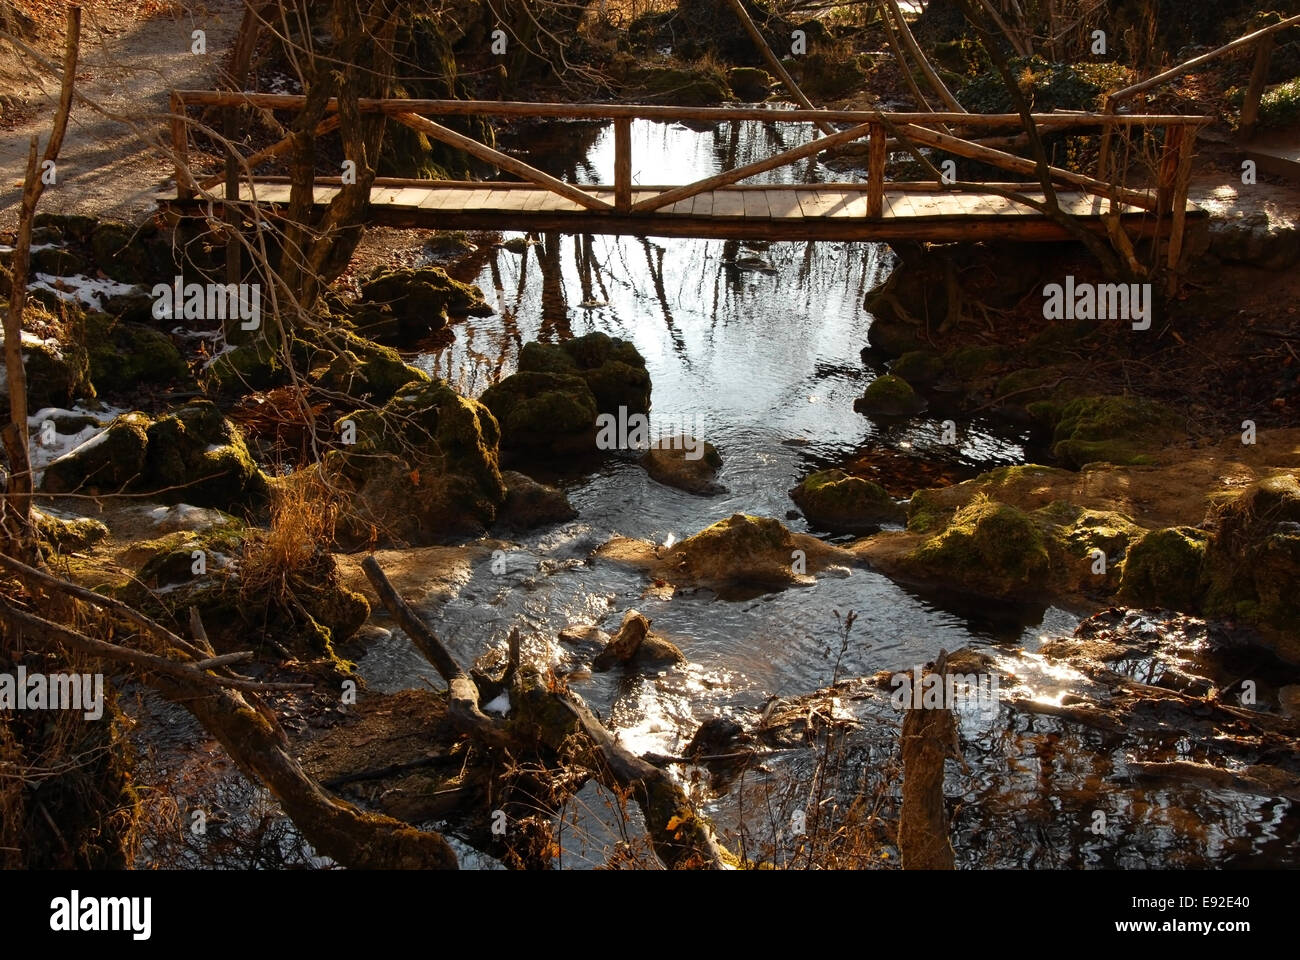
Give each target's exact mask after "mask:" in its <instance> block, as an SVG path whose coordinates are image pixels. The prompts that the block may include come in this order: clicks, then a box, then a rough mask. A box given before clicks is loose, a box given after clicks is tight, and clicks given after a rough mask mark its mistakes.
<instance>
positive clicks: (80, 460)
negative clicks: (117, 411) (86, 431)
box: [41, 412, 151, 493]
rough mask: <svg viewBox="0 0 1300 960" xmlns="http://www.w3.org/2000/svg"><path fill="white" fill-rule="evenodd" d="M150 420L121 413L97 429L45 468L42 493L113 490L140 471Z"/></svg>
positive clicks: (132, 414)
mask: <svg viewBox="0 0 1300 960" xmlns="http://www.w3.org/2000/svg"><path fill="white" fill-rule="evenodd" d="M150 424H151V421H150V420H149V418H148V417H147V416H146V415H145V414H143V413H139V412H135V413H124V414H122V415H121V416H120V417H118V418H117V419H115V420H114V421H113V422H112V423H110V424H109V425H108V427H107V428H106V429H105V430H103V431H102V432H101V433H98V434H96V435H95V436H93V437H91V438H90V439H89V440H87V441H85V442H84V443H82V444H81V445H80V446H77V447H75V448H74V449H72V450H69V451H68V452H67V453H65V454H64V455H63V456H61V457H59V458H58V459H57V460H54V461H52V462H51V463H50V464H49V465H48V466H47V467H46V468H45V475H44V477H43V478H42V480H41V490H42V491H44V492H45V493H72V492H74V491H76V492H81V493H94V492H106V493H107V492H116V491H118V490H121V489H122V488H123V487H125V486H126V485H127V484H129V483H132V482H133V481H136V480H138V479H139V478H140V477H141V475H142V474H143V473H144V469H145V456H146V451H147V449H148V446H149V434H148V430H149V427H150Z"/></svg>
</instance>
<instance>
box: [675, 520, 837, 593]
mask: <svg viewBox="0 0 1300 960" xmlns="http://www.w3.org/2000/svg"><path fill="white" fill-rule="evenodd" d="M796 551H802V553H803V560H802V563H803V564H804V568H803V569H800V570H796V568H795V562H796V556H797V554H796ZM832 553H833V548H831V547H829V546H827V545H824V544H822V543H821V542H820V541H818V540H817V539H816V538H814V537H809V536H806V535H802V534H794V533H792V532H791V531H790V530H788V529H787V528H786V527H785V526H784V525H783V524H782V523H781V522H780V521H778V520H774V519H771V518H770V517H752V516H748V515H746V514H740V513H737V514H733V515H732V516H730V517H728V518H727V519H726V520H720V521H718V522H717V523H715V524H713V525H712V526H709V527H706V528H705V529H703V530H701V531H700V532H699V533H697V534H695V535H694V536H691V537H687V538H686V539H685V540H683V541H682V542H681V543H678V544H676V545H675V546H673V547H672V548H671V549H669V550H667V551H664V553H663V554H662V556H661V558H660V563H659V566H658V570H659V571H660V575H661V576H662V577H663V578H664V579H667V580H669V581H670V582H673V583H695V584H702V585H706V586H711V587H723V588H726V587H744V588H751V587H757V588H760V589H765V590H766V589H782V588H785V587H789V586H793V585H796V584H808V583H811V582H812V578H811V576H810V574H811V573H813V572H815V571H816V570H818V569H820V568H822V567H824V566H826V564H827V562H828V559H827V558H828V556H829V555H831V554H832Z"/></svg>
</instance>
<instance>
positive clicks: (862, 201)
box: [168, 181, 1202, 240]
mask: <svg viewBox="0 0 1300 960" xmlns="http://www.w3.org/2000/svg"><path fill="white" fill-rule="evenodd" d="M664 189H667V188H664V187H653V188H647V187H637V188H636V189H634V190H633V191H632V202H633V203H637V202H639V201H641V200H645V199H648V198H651V197H654V196H656V195H658V194H659V193H660V192H661V191H662V190H664ZM256 192H257V199H258V201H259V202H261V203H263V204H274V205H279V206H284V205H287V204H288V203H289V195H290V187H289V184H287V183H284V182H261V181H259V182H258V183H257V184H256ZM338 192H339V187H338V186H337V185H328V186H318V187H316V188H315V197H314V202H315V203H316V204H317V205H320V206H323V205H326V204H328V203H329V202H330V200H332V199H333V198H334V197H335V196H337V194H338ZM588 192H589V193H590V194H591V195H592V196H593V197H596V198H598V199H600V200H603V201H605V202H606V203H609V204H613V202H614V191H613V190H612V189H609V188H608V187H604V188H601V187H593V188H589V191H588ZM1024 195H1025V196H1027V197H1031V198H1034V199H1037V200H1041V199H1042V198H1043V194H1042V192H1041V191H1029V190H1026V191H1025V193H1024ZM240 197H241V199H244V200H248V199H251V193H250V189H249V185H248V184H247V183H242V184H241V185H240ZM168 202H177V201H168ZM1058 202H1059V203H1060V206H1061V209H1062V211H1063V212H1065V213H1067V214H1070V215H1073V216H1076V217H1079V218H1081V219H1084V220H1088V221H1094V222H1095V228H1097V229H1100V228H1101V217H1102V215H1104V214H1105V213H1107V212H1109V207H1110V203H1109V201H1106V200H1102V199H1099V198H1097V197H1094V196H1092V195H1090V194H1085V193H1081V192H1074V191H1070V192H1067V191H1062V192H1060V193H1058ZM1188 209H1189V214H1190V215H1191V216H1193V217H1195V216H1201V215H1202V211H1201V210H1200V208H1198V207H1196V205H1195V204H1189V208H1188ZM1119 212H1120V213H1122V214H1124V215H1126V216H1127V217H1129V218H1130V219H1131V220H1132V221H1134V222H1135V224H1137V225H1139V227H1140V229H1146V230H1148V231H1156V230H1161V229H1167V226H1162V225H1161V224H1158V223H1157V222H1156V218H1155V217H1154V216H1152V215H1150V214H1145V215H1144V214H1143V211H1141V210H1140V209H1139V208H1136V207H1132V206H1124V207H1122V208H1121V209H1120V211H1119ZM370 217H371V219H372V220H373V221H375V222H384V223H392V224H394V225H402V226H427V227H446V228H447V229H495V230H510V229H518V230H528V229H542V230H561V231H570V232H575V233H581V232H590V233H615V234H643V235H659V236H698V237H737V238H740V239H750V238H766V239H774V240H779V239H783V238H786V239H827V240H832V239H846V240H853V239H889V238H891V237H900V238H902V237H909V238H918V239H958V238H964V237H967V236H969V237H978V238H980V239H986V238H994V237H1005V238H1010V239H1014V238H1016V237H1026V238H1036V239H1051V238H1052V237H1053V236H1057V235H1060V234H1062V233H1063V231H1062V228H1060V227H1059V226H1058V225H1056V224H1051V223H1050V222H1049V221H1047V219H1046V218H1045V217H1043V215H1042V214H1041V213H1039V212H1038V211H1037V210H1034V209H1033V208H1032V207H1029V206H1027V205H1025V204H1023V203H1018V202H1016V201H1014V200H1011V199H1009V198H1005V197H1000V196H997V195H996V194H992V193H965V192H958V191H955V190H941V189H935V190H930V191H926V190H916V189H911V190H888V189H887V190H886V191H885V195H884V204H883V214H882V216H881V218H880V219H878V220H871V219H869V218H868V217H867V188H866V185H865V184H861V185H859V184H808V185H794V184H792V185H781V186H776V185H744V186H729V187H721V188H718V189H715V190H708V191H705V192H703V193H699V194H696V195H695V196H693V197H687V198H686V199H684V200H679V201H677V202H676V203H672V204H670V205H668V206H667V207H664V208H661V209H659V210H655V211H651V212H649V213H638V214H618V213H616V212H615V211H612V210H609V211H606V210H589V209H587V208H585V207H584V206H582V205H581V204H579V203H577V202H575V201H573V200H570V199H568V198H565V197H561V196H559V195H557V194H554V193H551V192H550V191H549V190H546V189H545V188H543V187H540V186H536V185H534V184H525V183H505V182H502V183H456V184H447V185H430V186H420V185H410V181H407V182H405V183H403V184H401V185H399V186H392V185H382V186H375V187H373V188H372V189H371V210H370ZM1167 220H1168V218H1163V221H1161V223H1164V221H1167Z"/></svg>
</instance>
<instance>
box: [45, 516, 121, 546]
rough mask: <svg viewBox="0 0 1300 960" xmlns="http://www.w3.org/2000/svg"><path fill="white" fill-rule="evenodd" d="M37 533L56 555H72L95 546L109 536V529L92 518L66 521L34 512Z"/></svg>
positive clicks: (76, 518)
mask: <svg viewBox="0 0 1300 960" xmlns="http://www.w3.org/2000/svg"><path fill="white" fill-rule="evenodd" d="M32 517H33V519H34V520H35V522H36V532H37V535H38V536H39V537H40V539H41V540H42V541H44V543H45V544H47V545H48V546H49V548H50V549H51V550H52V551H53V552H54V553H61V554H62V553H72V552H75V551H78V550H85V549H87V548H88V547H92V546H94V545H95V544H96V543H98V542H99V541H101V540H103V539H104V538H105V537H107V536H108V527H106V526H104V525H103V524H102V523H100V522H99V521H98V520H95V519H93V518H91V517H75V518H72V519H65V518H63V517H55V516H51V515H50V514H48V513H45V512H44V511H41V510H33V511H32Z"/></svg>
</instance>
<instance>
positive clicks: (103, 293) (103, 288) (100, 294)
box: [29, 273, 140, 310]
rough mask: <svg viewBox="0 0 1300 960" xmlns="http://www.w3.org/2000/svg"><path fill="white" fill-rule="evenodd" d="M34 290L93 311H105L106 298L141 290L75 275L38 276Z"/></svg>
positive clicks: (113, 282) (122, 284)
mask: <svg viewBox="0 0 1300 960" xmlns="http://www.w3.org/2000/svg"><path fill="white" fill-rule="evenodd" d="M29 286H30V288H31V289H33V290H45V291H47V292H49V293H52V294H54V295H55V296H56V297H59V298H60V299H62V300H69V301H74V302H76V303H79V304H81V305H82V306H84V307H89V308H90V309H92V310H103V309H104V298H108V297H117V296H121V295H123V294H127V293H135V292H136V291H137V290H139V289H140V288H139V287H137V286H136V285H135V284H131V283H118V282H117V281H116V280H109V279H107V278H102V279H101V278H97V277H87V276H85V275H84V274H80V273H78V274H75V275H74V276H71V277H56V276H53V275H52V274H48V273H38V274H36V280H35V282H33V283H31V284H30V285H29Z"/></svg>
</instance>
